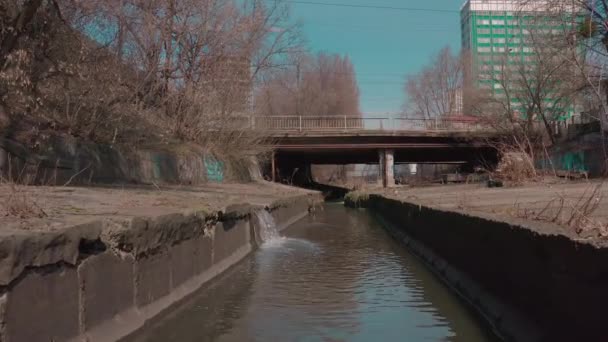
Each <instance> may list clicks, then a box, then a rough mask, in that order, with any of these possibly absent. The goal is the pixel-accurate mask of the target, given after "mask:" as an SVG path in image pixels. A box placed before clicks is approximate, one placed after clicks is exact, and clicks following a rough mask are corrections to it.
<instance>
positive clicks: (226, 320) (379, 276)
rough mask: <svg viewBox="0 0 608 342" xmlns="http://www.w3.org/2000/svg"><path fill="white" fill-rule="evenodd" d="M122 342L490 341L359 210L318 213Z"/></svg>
mask: <svg viewBox="0 0 608 342" xmlns="http://www.w3.org/2000/svg"><path fill="white" fill-rule="evenodd" d="M282 234H283V235H284V236H283V237H279V238H273V239H272V240H270V241H267V242H265V243H264V245H263V246H262V247H261V248H260V249H258V250H257V251H255V252H254V253H253V254H252V255H251V256H249V257H248V258H247V259H245V260H244V261H242V262H241V263H239V264H238V265H236V266H235V267H233V268H231V269H230V270H229V271H227V272H226V273H224V274H223V275H222V276H220V277H218V278H217V279H215V280H214V281H212V282H211V283H210V284H208V285H206V286H205V288H203V289H201V291H199V294H197V295H196V296H194V297H193V298H192V299H191V300H189V301H188V303H186V304H184V305H183V306H182V308H180V309H177V310H175V311H174V312H172V313H170V314H168V315H166V316H165V317H164V318H162V319H160V320H158V321H157V322H155V323H154V324H152V325H150V326H148V327H147V328H146V329H144V331H143V332H141V333H140V334H139V335H138V336H135V337H133V338H131V339H130V340H131V341H134V342H141V341H151V342H156V341H158V342H161V341H162V342H167V341H179V342H190V341H192V342H194V341H197V342H201V341H219V342H224V341H226V342H228V341H230V342H231V341H239V342H240V341H260V342H267V341H268V342H271V341H274V342H284V341H285V342H288V341H294V342H317V341H319V342H320V341H327V342H334V341H362V342H363V341H371V342H384V341H412V342H417V341H466V342H478V341H497V339H496V338H495V337H494V336H493V335H492V334H491V333H490V332H489V331H488V329H487V327H486V326H485V325H484V324H483V322H482V321H481V320H480V319H479V318H478V317H477V316H476V315H475V314H474V313H473V312H472V310H471V309H470V308H469V307H468V306H467V305H465V304H464V302H463V301H462V300H461V299H460V298H458V297H457V296H456V295H454V294H453V293H452V292H451V291H450V290H449V289H448V288H447V287H446V286H445V285H444V284H443V283H441V282H440V281H439V280H438V279H437V278H436V277H435V276H434V275H433V274H432V273H431V272H430V271H429V270H428V269H427V268H426V267H425V266H424V265H423V264H422V263H421V262H420V261H419V260H418V259H416V258H415V257H414V256H413V255H411V254H410V253H408V252H407V250H406V249H404V248H403V247H402V246H401V245H400V244H398V243H397V242H395V241H394V240H392V239H391V238H390V236H388V234H387V233H386V232H385V231H384V230H383V229H382V227H381V226H379V224H378V223H377V222H376V221H375V219H374V218H373V216H372V215H370V214H369V213H368V212H367V211H365V210H354V209H347V208H344V207H343V206H342V205H340V204H327V205H325V206H324V207H323V210H321V211H317V213H316V214H315V215H314V216H310V217H307V218H305V219H303V220H300V221H299V222H297V223H296V224H295V225H293V226H292V227H290V228H289V229H288V230H287V231H285V232H283V233H282Z"/></svg>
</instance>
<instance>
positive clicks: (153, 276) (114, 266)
mask: <svg viewBox="0 0 608 342" xmlns="http://www.w3.org/2000/svg"><path fill="white" fill-rule="evenodd" d="M322 200H323V199H322V197H321V195H320V194H319V195H315V194H307V195H300V196H294V197H291V198H288V199H282V200H278V201H275V202H273V203H272V204H270V205H268V206H267V207H266V208H262V207H260V206H253V205H248V204H243V205H233V206H229V207H227V208H225V210H222V211H216V212H210V213H209V212H202V211H199V212H196V211H192V212H189V213H175V214H168V215H162V216H157V217H154V218H150V217H133V218H132V219H129V220H114V219H112V218H111V217H108V218H103V219H100V220H98V221H95V222H90V223H87V224H83V225H78V226H74V227H70V228H65V229H63V228H62V229H57V230H49V231H48V232H40V231H35V232H34V231H28V230H26V229H22V230H12V231H7V230H5V231H3V232H1V233H0V255H1V256H2V257H1V258H0V340H1V341H5V342H16V341H19V342H20V341H28V342H35V341H68V340H74V341H84V340H87V341H115V340H118V339H120V338H122V337H124V336H126V335H128V334H130V333H132V332H134V331H136V330H137V329H139V328H141V327H142V326H144V324H145V323H146V321H148V320H149V319H151V318H153V317H155V316H156V315H158V314H159V313H161V312H162V311H164V310H166V309H168V308H169V307H170V306H171V305H172V304H174V303H176V302H178V301H180V300H182V299H184V298H186V297H187V296H188V295H190V294H192V293H193V292H195V291H196V290H198V289H199V288H200V287H201V285H203V284H204V283H205V282H206V281H208V280H210V279H212V278H213V277H215V276H216V275H218V274H219V273H221V272H222V271H224V270H226V269H227V268H229V267H230V266H232V265H234V264H235V263H237V262H239V261H240V260H241V259H243V258H244V257H245V256H247V255H248V254H249V253H250V252H251V251H252V250H254V249H255V248H256V246H257V243H256V238H255V236H256V230H258V227H257V226H258V223H257V221H256V220H255V215H254V213H255V212H256V211H258V210H268V211H269V212H270V213H271V214H272V215H273V217H274V218H275V220H276V222H277V224H278V225H279V228H281V229H282V228H285V227H286V226H288V225H289V224H291V223H293V222H295V220H297V219H299V218H301V217H303V216H305V215H307V214H308V213H309V211H310V210H312V208H314V207H315V206H316V205H317V204H318V203H320V202H322Z"/></svg>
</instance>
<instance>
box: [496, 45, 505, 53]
mask: <svg viewBox="0 0 608 342" xmlns="http://www.w3.org/2000/svg"><path fill="white" fill-rule="evenodd" d="M494 52H505V47H504V46H495V47H494Z"/></svg>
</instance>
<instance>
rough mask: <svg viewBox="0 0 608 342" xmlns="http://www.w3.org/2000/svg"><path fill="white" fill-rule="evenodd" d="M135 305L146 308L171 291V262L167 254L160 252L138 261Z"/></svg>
mask: <svg viewBox="0 0 608 342" xmlns="http://www.w3.org/2000/svg"><path fill="white" fill-rule="evenodd" d="M135 265H136V266H135V269H136V275H135V276H136V281H135V287H136V288H135V293H136V295H135V304H136V305H137V306H138V307H142V306H145V305H147V304H150V303H152V302H154V301H155V300H157V299H159V298H161V297H163V296H166V295H168V294H169V291H170V281H171V273H170V272H171V269H170V266H171V260H170V258H169V254H168V253H167V252H158V253H155V254H149V255H146V256H144V257H141V258H140V259H138V260H137V261H136V264H135Z"/></svg>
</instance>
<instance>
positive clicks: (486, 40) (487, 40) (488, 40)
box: [477, 38, 490, 44]
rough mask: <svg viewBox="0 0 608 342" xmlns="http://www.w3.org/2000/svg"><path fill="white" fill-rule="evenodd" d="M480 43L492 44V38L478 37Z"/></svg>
mask: <svg viewBox="0 0 608 342" xmlns="http://www.w3.org/2000/svg"><path fill="white" fill-rule="evenodd" d="M477 42H478V43H479V44H490V38H477Z"/></svg>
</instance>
